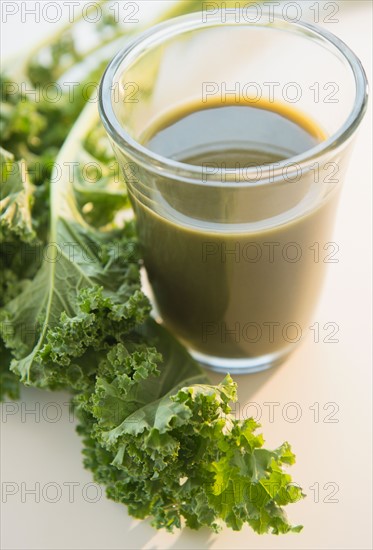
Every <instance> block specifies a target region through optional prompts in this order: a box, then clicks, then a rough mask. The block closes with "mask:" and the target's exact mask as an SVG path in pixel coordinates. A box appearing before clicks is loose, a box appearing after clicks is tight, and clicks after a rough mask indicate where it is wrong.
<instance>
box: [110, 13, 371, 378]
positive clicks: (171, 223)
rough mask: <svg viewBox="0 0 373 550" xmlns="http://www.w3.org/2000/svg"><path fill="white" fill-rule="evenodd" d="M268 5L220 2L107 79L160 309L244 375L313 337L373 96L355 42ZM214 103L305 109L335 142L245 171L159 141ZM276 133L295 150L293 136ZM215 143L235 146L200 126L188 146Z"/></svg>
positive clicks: (230, 135) (160, 29)
mask: <svg viewBox="0 0 373 550" xmlns="http://www.w3.org/2000/svg"><path fill="white" fill-rule="evenodd" d="M257 13H258V12H257V11H256V12H255V13H252V12H250V10H245V11H244V10H236V12H230V13H229V14H227V13H223V12H216V10H215V11H214V12H213V13H212V12H211V13H210V12H203V13H195V14H192V15H189V16H185V17H180V18H177V19H174V20H170V21H168V22H166V23H164V24H161V25H159V26H156V27H154V28H152V29H150V30H149V31H148V32H146V33H144V34H142V35H141V36H139V37H138V38H137V39H136V40H134V41H133V42H131V43H129V44H126V45H125V46H124V48H123V49H122V51H120V52H119V53H118V55H117V56H116V57H115V58H114V59H113V60H112V62H111V63H110V64H109V66H108V68H107V70H106V73H105V75H104V77H103V79H102V83H101V89H100V114H101V118H102V121H103V123H104V125H105V128H106V131H107V133H108V135H109V137H110V140H111V143H112V146H113V148H114V151H115V154H116V156H117V158H118V161H119V163H120V166H121V167H122V170H123V173H124V176H125V179H126V183H127V186H128V191H129V194H130V199H131V202H132V206H133V209H134V212H135V216H136V219H137V226H138V234H139V238H140V242H141V245H142V249H143V257H144V262H145V267H146V269H147V273H148V277H149V280H150V283H151V286H152V290H153V293H154V300H155V304H156V308H157V310H158V311H159V313H160V316H161V318H162V320H163V322H164V323H165V324H166V326H168V327H169V329H170V330H171V331H173V332H174V333H175V335H176V336H177V337H179V338H180V339H181V340H182V341H183V342H184V343H185V344H186V346H187V347H188V349H189V350H190V352H191V353H192V355H193V356H194V357H195V358H196V359H197V360H198V361H200V362H201V363H202V364H204V365H206V366H208V367H210V368H212V369H214V370H219V371H224V372H227V371H229V372H231V373H245V372H255V371H259V370H262V369H265V368H268V367H270V366H272V365H274V364H277V363H279V362H281V361H283V360H284V358H285V357H286V356H287V355H288V354H289V353H290V352H291V351H292V350H293V349H294V347H295V346H296V345H298V343H299V341H300V340H301V339H302V336H303V335H304V334H305V333H306V329H307V326H308V324H309V323H310V321H311V318H312V314H313V311H314V308H315V305H316V303H317V298H318V295H319V293H320V289H321V285H322V282H323V279H324V274H325V266H326V262H325V259H326V255H328V258H329V259H330V258H333V254H335V252H336V250H335V248H333V243H331V242H330V239H331V235H332V228H333V220H334V214H335V211H336V205H337V201H338V195H339V190H340V187H341V183H342V180H343V178H344V174H345V170H346V166H347V162H348V157H349V153H350V151H351V145H352V142H353V137H354V135H355V132H356V129H357V127H358V125H359V123H360V121H361V119H362V117H363V115H364V112H365V108H366V103H367V82H366V77H365V74H364V70H363V68H362V66H361V64H360V62H359V60H358V59H357V57H356V56H355V55H354V53H353V52H352V51H351V50H350V49H349V48H348V47H347V46H346V45H345V44H344V43H343V42H341V41H340V40H339V39H338V38H336V37H335V36H334V35H332V34H331V33H329V32H327V31H325V30H323V29H321V28H317V27H315V26H313V25H309V24H306V23H301V22H299V23H290V22H288V21H286V20H284V19H283V18H282V17H281V16H275V17H273V14H272V12H271V13H269V12H268V13H267V12H266V11H265V10H264V9H263V10H262V11H261V15H260V17H258V16H257ZM209 101H210V102H214V105H215V106H216V105H217V103H219V102H220V104H222V105H227V104H229V105H233V104H234V102H237V103H240V105H242V104H243V103H245V102H247V104H248V105H251V106H254V107H255V102H257V101H260V105H261V106H263V105H266V106H267V107H266V108H267V109H269V110H270V109H271V108H272V107H273V105H275V104H276V105H277V107H278V106H279V105H280V106H281V112H282V113H283V114H284V116H286V113H287V110H289V112H290V111H291V110H292V109H294V108H296V110H297V112H298V113H302V116H303V117H305V118H304V120H306V119H307V120H312V121H313V123H314V124H316V125H317V127H318V128H319V129H320V136H322V138H320V139H319V141H318V142H317V143H315V144H314V146H312V147H311V148H309V149H308V150H306V151H304V152H301V153H297V154H295V155H293V156H292V155H291V153H290V154H289V158H285V159H284V160H280V161H278V162H274V163H271V164H263V165H261V166H257V165H255V166H254V165H252V166H251V165H250V166H247V165H245V166H241V165H235V166H234V167H233V168H232V167H231V166H230V167H227V166H226V165H225V164H224V163H223V162H222V163H220V164H219V163H218V164H217V165H216V166H215V165H211V164H209V165H201V166H198V165H192V164H188V163H185V162H182V161H181V160H177V158H170V157H171V156H172V155H170V157H169V158H167V156H163V155H162V154H160V153H157V152H154V151H153V150H150V149H149V148H148V147H147V146H146V140H145V136H146V135H147V132H149V128H151V127H152V125H154V123H155V121H157V120H159V119H160V118H162V117H164V116H167V113H169V112H170V110H172V109H183V108H184V106H185V105H191V104H194V105H195V106H196V107H198V108H199V107H206V103H208V102H209ZM258 106H259V105H258ZM232 126H234V125H233V124H232ZM220 130H221V129H220ZM250 131H251V134H250ZM225 132H226V141H227V143H228V142H231V141H232V140H234V139H235V140H236V141H237V140H239V141H241V142H244V141H245V140H251V141H253V142H256V141H257V142H258V148H260V145H261V143H260V140H261V139H262V140H263V139H264V141H265V139H268V137H267V138H265V137H264V138H263V136H262V137H260V136H261V135H262V134H261V132H258V128H256V129H255V131H254V134H253V131H252V129H251V130H250V128H249V127H248V129H247V132H246V130H245V131H242V132H241V133H240V134H239V135H237V133H236V134H235V132H236V130H235V128H234V127H232V128H231V127H230V126H229V124H228V125H227V127H226V129H225ZM320 136H319V137H320ZM181 139H182V140H183V139H184V137H182V138H181ZM276 139H277V146H278V147H281V144H282V139H283V136H281V135H278V136H277V138H276ZM217 140H220V141H219V143H215V141H217ZM207 142H209V143H211V144H212V145H216V146H219V147H221V148H222V150H224V143H221V131H220V132H216V128H215V127H214V125H213V124H206V125H205V127H203V128H201V131H199V132H198V133H196V134H195V135H192V137H191V136H190V134H188V135H187V134H185V144H184V145H185V147H186V148H188V147H192V146H193V147H194V150H198V148H199V146H202V145H206V143H207ZM170 148H171V149H170V150H172V144H170ZM222 160H224V159H223V154H222Z"/></svg>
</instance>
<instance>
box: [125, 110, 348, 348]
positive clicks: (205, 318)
mask: <svg viewBox="0 0 373 550" xmlns="http://www.w3.org/2000/svg"><path fill="white" fill-rule="evenodd" d="M275 107H276V106H274V105H271V110H270V111H269V110H267V109H261V108H257V107H256V108H253V107H247V106H246V107H242V106H237V105H232V106H225V107H220V108H209V109H203V110H200V111H199V112H196V113H193V114H191V112H192V110H193V106H185V107H183V108H182V109H180V110H179V111H178V112H171V113H169V114H167V115H165V116H163V117H162V118H160V119H159V120H158V121H157V122H156V123H155V124H153V125H152V127H151V128H149V130H148V132H147V136H148V137H147V138H146V139H145V143H146V146H147V147H148V148H150V149H152V150H153V151H155V152H157V153H159V154H161V155H163V156H167V157H169V158H173V159H176V160H179V161H182V162H186V163H189V164H194V165H200V166H203V165H204V163H216V164H218V165H219V166H221V165H223V166H226V167H236V166H237V165H239V166H240V167H242V166H249V165H253V164H257V165H260V164H264V163H268V162H275V161H277V160H281V159H284V158H289V156H293V155H295V154H298V153H301V152H304V151H305V150H307V149H309V148H310V147H312V146H313V145H315V144H317V143H318V142H319V141H320V140H321V139H323V137H324V136H323V133H322V131H321V130H320V129H319V128H318V127H317V126H316V125H312V123H311V122H310V121H309V120H307V119H305V118H302V117H301V115H299V114H297V113H296V112H295V113H296V114H295V115H294V116H292V117H290V118H289V116H288V117H285V116H283V115H284V112H283V108H282V107H281V106H278V109H277V112H276V108H275ZM287 114H289V113H287ZM312 185H313V182H312V181H311V180H310V178H309V176H307V177H302V178H301V180H300V181H297V182H295V183H294V184H287V185H284V184H283V183H281V184H280V185H278V186H273V187H271V188H270V189H267V188H260V187H258V188H257V189H255V188H254V189H251V188H250V189H246V188H242V189H241V188H239V189H237V188H236V189H230V187H229V184H227V185H225V184H220V185H217V186H216V187H211V186H210V187H209V186H206V187H203V186H191V185H190V184H189V185H185V184H183V183H182V182H180V181H176V180H173V179H170V178H159V181H157V182H156V183H155V186H156V188H157V191H156V193H155V195H154V197H155V198H153V197H150V198H144V193H143V190H142V187H141V185H140V186H139V187H136V186H132V185H129V191H130V196H131V200H132V204H133V207H134V211H135V214H136V217H137V223H138V233H139V238H140V242H141V244H142V247H143V256H144V261H145V266H146V269H147V273H148V276H149V280H150V283H151V285H152V288H153V291H154V296H155V300H156V303H157V306H158V309H159V311H160V314H161V316H162V318H163V320H164V322H165V323H166V324H167V325H168V327H169V328H170V329H171V330H173V331H174V332H175V334H176V335H177V336H178V337H181V338H182V339H183V340H184V341H185V343H186V344H187V345H189V347H190V348H191V349H192V350H194V351H197V352H199V353H202V354H206V355H212V356H215V357H220V358H231V359H243V358H256V357H260V356H263V355H267V354H274V353H283V352H284V353H285V352H286V353H287V350H288V349H289V347H290V348H291V347H292V345H293V344H294V343H296V342H298V341H299V338H300V337H298V336H299V330H298V329H297V328H296V327H300V330H301V331H302V334H301V335H304V331H305V330H306V327H307V323H309V321H310V318H311V315H312V311H313V308H314V307H315V304H316V300H317V296H318V294H319V291H320V287H321V284H322V281H323V277H324V270H325V263H323V262H322V261H321V262H320V261H319V262H316V261H315V255H314V251H313V250H312V246H314V243H315V242H316V243H318V246H320V247H321V249H322V247H323V245H324V243H326V242H327V241H328V240H329V239H330V231H331V228H332V222H333V213H334V210H335V206H336V196H337V195H336V193H330V194H329V198H328V199H327V200H324V201H322V203H321V201H320V205H319V206H317V207H315V208H313V209H312V210H311V211H309V212H307V213H305V214H304V215H302V216H297V217H296V218H295V219H292V220H290V221H289V222H288V223H281V224H278V225H276V226H272V227H269V228H267V229H263V230H256V231H239V232H237V231H235V230H234V229H232V227H233V228H234V227H236V226H235V225H234V223H235V222H237V220H238V221H239V222H246V221H247V222H253V223H254V222H256V220H261V219H262V218H263V217H265V216H276V215H278V214H279V213H280V214H281V213H284V212H285V213H286V211H287V210H288V209H291V208H294V207H296V206H297V205H298V203H301V201H302V200H304V197H305V196H307V194H308V193H309V191H310V189H311V188H312ZM229 193H231V194H229ZM159 197H161V198H162V200H160V198H159ZM160 202H162V204H164V205H166V206H162V208H164V209H163V210H162V208H161V207H160V206H159V205H160ZM167 209H168V210H167ZM171 211H172V213H173V214H172V216H173V217H172V216H171V215H169V213H170V212H171ZM175 212H176V214H175ZM179 214H180V220H179V219H178V217H177V216H178V215H179ZM206 220H208V223H207V222H206ZM189 222H190V224H189ZM204 222H206V223H205V225H204ZM210 222H211V223H212V225H211V227H219V230H216V231H215V230H213V229H209V227H210V225H209V224H210ZM199 223H200V226H198V224H199ZM231 223H232V224H233V225H231ZM196 224H197V225H196ZM213 224H215V225H213ZM224 228H226V230H224ZM294 258H295V260H294ZM271 327H272V328H271ZM296 330H298V333H297V334H295V333H294V331H296Z"/></svg>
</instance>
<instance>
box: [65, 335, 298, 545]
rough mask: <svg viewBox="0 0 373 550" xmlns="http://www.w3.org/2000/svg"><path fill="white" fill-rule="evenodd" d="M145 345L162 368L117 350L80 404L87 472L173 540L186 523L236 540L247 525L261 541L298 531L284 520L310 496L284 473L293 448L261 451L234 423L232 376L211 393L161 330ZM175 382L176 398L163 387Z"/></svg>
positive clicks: (243, 424) (146, 355) (251, 431)
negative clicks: (227, 531)
mask: <svg viewBox="0 0 373 550" xmlns="http://www.w3.org/2000/svg"><path fill="white" fill-rule="evenodd" d="M147 335H148V336H147V338H151V339H152V340H153V341H154V343H155V344H156V348H155V349H157V350H159V349H162V350H163V353H162V357H163V361H162V362H161V363H160V364H159V365H158V366H157V356H156V354H155V353H156V352H155V349H148V351H147V352H143V353H138V352H135V353H133V354H132V355H128V354H127V353H126V352H125V353H124V354H123V349H122V348H119V349H115V350H114V351H113V354H112V355H111V356H110V357H109V358H108V362H106V363H105V364H103V365H101V368H100V369H99V373H98V377H97V380H96V383H95V389H94V391H93V392H85V393H83V394H82V395H80V396H79V398H77V399H76V406H77V409H78V412H79V416H80V420H81V423H80V426H79V428H78V431H79V432H80V434H81V435H82V437H83V441H84V446H85V447H84V455H85V466H86V467H87V468H89V469H90V470H91V471H92V472H93V474H94V478H95V480H96V481H97V482H99V483H102V484H104V485H105V486H106V491H107V495H108V497H109V498H111V499H113V500H115V501H117V502H121V503H124V504H126V505H127V506H128V510H129V513H130V514H131V515H133V516H135V517H137V518H145V517H148V516H150V517H152V523H153V525H154V526H155V527H157V528H161V527H164V528H166V529H167V530H169V531H172V530H173V529H174V528H175V527H176V528H178V527H181V525H182V522H183V521H185V523H186V525H188V526H189V527H191V528H193V529H199V528H200V527H202V526H209V527H211V528H212V529H213V530H215V531H218V530H219V529H220V528H221V527H222V525H224V523H225V524H226V525H227V526H229V527H231V528H232V529H234V530H239V529H241V528H242V526H243V525H244V524H245V523H248V524H249V525H250V526H251V527H252V528H253V529H254V530H255V531H256V532H257V533H273V534H280V533H287V532H289V531H294V532H298V531H300V529H301V526H295V527H293V526H291V525H290V524H289V522H288V520H287V517H286V514H285V512H284V510H283V506H285V505H287V504H289V503H292V502H296V501H297V500H299V499H300V498H302V497H303V496H304V495H303V494H302V491H301V489H300V488H299V487H298V486H297V485H295V484H292V482H291V477H290V476H289V475H288V474H287V473H286V471H285V469H284V467H285V466H287V465H289V464H292V463H293V462H294V455H293V453H292V452H291V449H290V446H289V445H288V443H284V444H283V445H282V446H281V447H279V448H278V449H275V450H274V451H268V450H266V449H263V448H262V445H263V442H264V441H263V438H262V436H261V435H257V434H256V433H255V432H256V430H257V428H258V427H259V425H258V424H257V423H256V422H254V421H253V419H248V420H245V421H239V420H236V419H235V418H234V417H233V416H232V415H231V412H230V411H231V409H230V406H229V403H230V402H231V401H234V400H235V399H236V385H235V384H234V383H233V381H232V380H231V378H230V376H229V375H227V376H226V378H225V379H224V380H223V382H222V383H221V384H219V385H218V386H211V385H209V384H208V383H207V382H208V381H207V380H206V379H205V378H204V377H203V376H201V375H199V374H198V370H197V366H196V365H195V363H194V361H193V360H192V359H191V358H190V357H188V356H187V355H185V351H182V350H181V349H180V348H178V344H177V343H175V342H174V341H173V339H172V337H171V336H170V335H169V334H168V333H166V332H164V329H162V328H161V327H159V326H157V325H155V324H148V326H147ZM154 338H155V340H154ZM180 354H181V356H183V354H184V368H185V369H186V370H185V372H184V373H183V375H178V366H179V365H180V359H181V357H180ZM181 364H183V363H181ZM165 373H166V374H165ZM171 373H172V375H171ZM170 376H171V377H172V378H173V382H172V383H173V387H172V388H170V384H169V383H167V384H166V385H165V384H164V381H165V380H167V381H168V379H169V377H170ZM183 378H184V379H183Z"/></svg>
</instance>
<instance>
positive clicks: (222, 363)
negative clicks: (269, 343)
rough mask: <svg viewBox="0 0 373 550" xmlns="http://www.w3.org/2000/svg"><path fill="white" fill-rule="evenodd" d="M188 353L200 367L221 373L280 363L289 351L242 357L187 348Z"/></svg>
mask: <svg viewBox="0 0 373 550" xmlns="http://www.w3.org/2000/svg"><path fill="white" fill-rule="evenodd" d="M189 353H190V354H191V355H192V356H193V357H194V359H195V360H196V361H198V363H200V365H201V366H202V367H206V368H207V369H210V370H213V371H215V372H220V373H222V374H227V373H229V374H250V373H254V372H261V371H263V370H267V369H270V368H272V367H275V366H277V365H280V364H281V363H282V362H283V361H285V359H286V357H287V356H288V355H289V353H290V351H289V350H287V349H286V350H283V351H281V352H277V353H269V354H267V355H261V356H260V357H247V358H246V357H245V358H243V359H230V358H229V357H226V358H225V357H214V356H212V355H205V354H204V353H199V352H198V351H194V350H189Z"/></svg>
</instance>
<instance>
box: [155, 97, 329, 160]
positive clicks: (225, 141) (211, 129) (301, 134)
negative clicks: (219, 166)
mask: <svg viewBox="0 0 373 550" xmlns="http://www.w3.org/2000/svg"><path fill="white" fill-rule="evenodd" d="M256 105H257V106H255V107H254V106H246V105H237V104H236V105H228V106H221V105H220V106H219V107H214V106H209V107H208V108H205V109H200V110H197V111H192V112H190V109H192V108H193V106H189V111H188V108H185V111H184V112H182V114H183V116H182V117H181V118H180V115H181V113H180V110H179V111H176V112H171V113H168V114H167V115H166V116H164V117H163V118H161V119H160V120H159V121H158V122H157V123H156V124H155V125H153V127H152V128H150V129H148V131H147V135H148V137H146V136H145V141H146V146H147V147H148V148H149V149H150V150H152V151H153V152H155V153H158V154H160V155H162V156H164V157H167V158H172V159H174V160H178V161H180V162H184V163H187V164H193V165H199V166H202V165H203V164H204V163H207V162H219V163H223V164H224V165H225V166H226V167H227V168H234V167H236V166H239V167H248V166H258V165H261V164H269V163H273V162H276V161H279V160H284V159H288V158H290V157H292V156H295V155H298V154H300V153H303V152H305V151H307V150H308V149H311V148H312V147H314V146H315V145H317V144H318V143H319V142H320V141H321V139H322V138H323V137H324V136H323V133H322V132H321V131H320V130H319V129H318V128H317V127H315V126H313V125H312V123H311V122H310V121H309V120H307V119H305V118H301V117H300V116H299V115H298V113H297V111H294V112H292V113H291V114H292V116H293V119H290V118H287V117H286V116H285V115H286V114H287V115H288V114H289V109H288V108H286V109H285V108H284V107H282V106H277V107H278V108H279V110H280V112H277V111H276V110H275V109H273V110H267V109H265V108H262V107H259V104H256ZM266 105H267V106H271V107H272V108H274V107H275V106H274V105H273V103H272V104H269V103H268V104H266ZM149 135H150V136H151V137H149Z"/></svg>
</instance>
